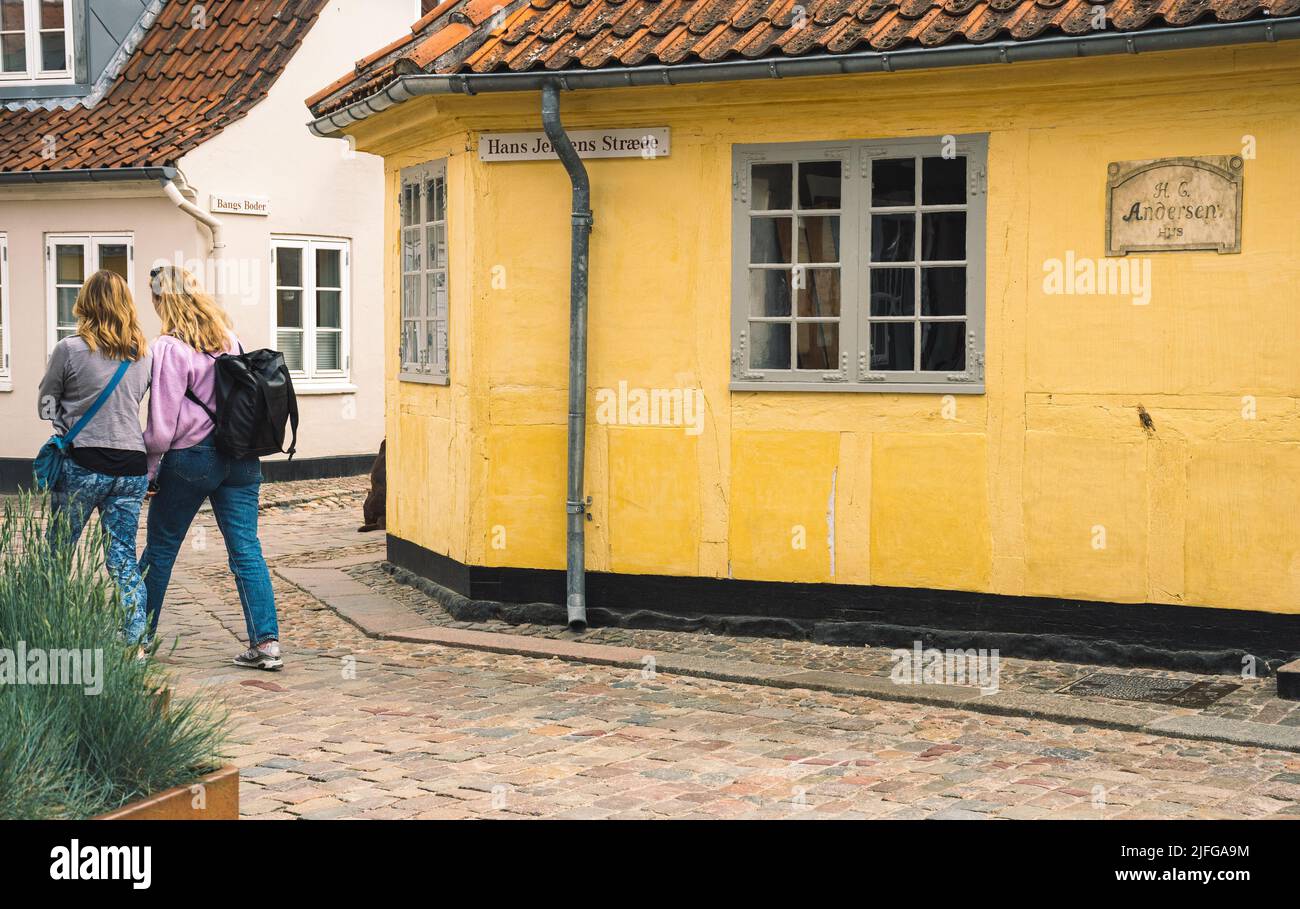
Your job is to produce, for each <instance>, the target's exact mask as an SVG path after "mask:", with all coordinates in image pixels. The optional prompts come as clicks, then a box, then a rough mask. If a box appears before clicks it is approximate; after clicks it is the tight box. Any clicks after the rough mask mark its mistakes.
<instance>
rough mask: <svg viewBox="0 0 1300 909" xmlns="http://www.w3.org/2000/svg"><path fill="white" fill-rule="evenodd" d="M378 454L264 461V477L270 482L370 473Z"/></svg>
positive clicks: (321, 478) (323, 478)
mask: <svg viewBox="0 0 1300 909" xmlns="http://www.w3.org/2000/svg"><path fill="white" fill-rule="evenodd" d="M377 456H378V455H375V454H365V455H339V456H337V457H333V458H294V459H293V460H292V461H263V462H262V478H263V479H265V480H266V481H267V482H268V483H288V482H290V481H293V480H329V479H333V478H334V477H355V476H360V475H362V474H368V473H370V468H371V467H372V466H374V463H375V458H376V457H377Z"/></svg>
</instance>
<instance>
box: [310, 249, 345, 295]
mask: <svg viewBox="0 0 1300 909" xmlns="http://www.w3.org/2000/svg"><path fill="white" fill-rule="evenodd" d="M316 286H317V287H332V288H342V287H343V250H341V249H317V250H316Z"/></svg>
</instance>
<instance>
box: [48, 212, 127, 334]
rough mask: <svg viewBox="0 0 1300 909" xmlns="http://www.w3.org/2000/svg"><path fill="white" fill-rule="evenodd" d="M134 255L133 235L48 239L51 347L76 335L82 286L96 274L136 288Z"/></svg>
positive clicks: (50, 237) (55, 236)
mask: <svg viewBox="0 0 1300 909" xmlns="http://www.w3.org/2000/svg"><path fill="white" fill-rule="evenodd" d="M134 267H135V251H134V247H133V243H132V239H131V236H130V234H76V235H62V234H60V235H54V236H49V237H46V239H45V269H46V283H45V286H46V309H47V312H48V314H49V315H48V320H49V322H48V324H49V339H50V340H49V344H50V347H53V346H54V345H55V344H57V343H58V342H59V341H62V340H63V339H64V338H67V337H71V336H72V335H75V334H76V333H77V317H76V316H75V315H73V312H72V308H73V307H74V306H75V305H76V303H77V294H79V293H80V292H81V285H83V284H85V283H86V279H87V278H89V277H90V276H91V275H92V274H94V273H95V272H97V271H100V270H105V271H111V272H116V273H117V274H119V275H121V276H122V278H123V279H124V280H125V281H126V283H127V285H128V286H131V287H134V281H133V279H132V273H133V271H134Z"/></svg>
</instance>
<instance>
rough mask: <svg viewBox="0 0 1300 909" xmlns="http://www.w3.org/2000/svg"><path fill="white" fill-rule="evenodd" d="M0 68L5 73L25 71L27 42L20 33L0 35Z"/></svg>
mask: <svg viewBox="0 0 1300 909" xmlns="http://www.w3.org/2000/svg"><path fill="white" fill-rule="evenodd" d="M0 68H3V70H4V71H5V72H6V73H25V72H27V42H26V40H25V39H24V38H23V36H22V35H21V34H18V35H0Z"/></svg>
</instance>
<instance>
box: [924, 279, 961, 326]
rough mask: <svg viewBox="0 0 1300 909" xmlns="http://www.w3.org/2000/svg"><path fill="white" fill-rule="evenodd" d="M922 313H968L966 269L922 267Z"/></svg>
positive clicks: (957, 314) (955, 314)
mask: <svg viewBox="0 0 1300 909" xmlns="http://www.w3.org/2000/svg"><path fill="white" fill-rule="evenodd" d="M921 315H923V316H964V315H966V269H964V268H923V269H921Z"/></svg>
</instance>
